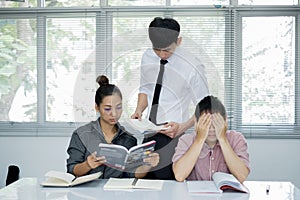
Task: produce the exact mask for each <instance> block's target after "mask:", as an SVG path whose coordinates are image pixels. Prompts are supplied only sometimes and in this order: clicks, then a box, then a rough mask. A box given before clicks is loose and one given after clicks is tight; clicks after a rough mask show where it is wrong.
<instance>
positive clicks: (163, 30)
mask: <svg viewBox="0 0 300 200" xmlns="http://www.w3.org/2000/svg"><path fill="white" fill-rule="evenodd" d="M179 33H180V25H179V23H178V22H177V21H176V20H175V19H172V18H161V17H156V18H154V19H153V21H152V22H151V23H150V25H149V29H148V34H149V38H150V40H151V42H152V46H153V48H159V49H161V48H166V47H168V46H170V45H171V44H172V43H173V42H175V43H176V42H177V39H178V36H179Z"/></svg>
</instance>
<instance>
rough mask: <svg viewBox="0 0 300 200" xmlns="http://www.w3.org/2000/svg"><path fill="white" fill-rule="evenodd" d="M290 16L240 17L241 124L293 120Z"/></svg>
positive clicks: (293, 24) (292, 121) (292, 19)
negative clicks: (241, 23) (241, 40)
mask: <svg viewBox="0 0 300 200" xmlns="http://www.w3.org/2000/svg"><path fill="white" fill-rule="evenodd" d="M295 31H296V30H295V19H294V17H244V18H243V44H242V45H243V61H242V62H243V63H242V66H243V81H242V109H243V111H242V118H243V124H282V123H287V124H293V123H294V117H295V95H294V91H295V79H294V78H295V63H294V62H295V61H294V60H295V42H294V41H295V35H294V34H295Z"/></svg>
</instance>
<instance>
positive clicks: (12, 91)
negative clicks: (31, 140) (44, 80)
mask: <svg viewBox="0 0 300 200" xmlns="http://www.w3.org/2000/svg"><path fill="white" fill-rule="evenodd" d="M36 77H37V71H36V21H35V20H33V19H6V20H0V82H1V83H0V109H1V111H0V121H18V122H31V121H36V113H37V112H36V110H37V109H36V108H37V103H36V102H37V93H36V84H37V80H36Z"/></svg>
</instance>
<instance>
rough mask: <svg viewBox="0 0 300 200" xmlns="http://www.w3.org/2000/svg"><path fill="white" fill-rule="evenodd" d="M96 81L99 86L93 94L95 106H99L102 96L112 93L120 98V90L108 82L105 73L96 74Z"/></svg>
mask: <svg viewBox="0 0 300 200" xmlns="http://www.w3.org/2000/svg"><path fill="white" fill-rule="evenodd" d="M96 82H97V83H98V84H99V86H100V87H99V88H98V89H97V91H96V95H95V103H96V104H97V106H100V104H101V103H102V100H103V99H104V97H106V96H111V95H113V94H118V95H119V96H120V97H121V99H122V93H121V90H120V89H119V88H118V87H117V86H116V85H114V84H109V80H108V78H107V77H106V76H105V75H100V76H98V77H97V79H96Z"/></svg>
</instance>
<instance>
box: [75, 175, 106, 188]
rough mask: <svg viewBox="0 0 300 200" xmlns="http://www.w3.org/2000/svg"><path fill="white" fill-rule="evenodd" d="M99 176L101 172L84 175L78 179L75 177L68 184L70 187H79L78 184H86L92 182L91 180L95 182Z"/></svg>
mask: <svg viewBox="0 0 300 200" xmlns="http://www.w3.org/2000/svg"><path fill="white" fill-rule="evenodd" d="M101 175H102V172H97V173H93V174H88V175H85V176H79V177H77V178H76V179H75V180H74V181H73V182H72V183H71V184H70V186H73V185H79V184H82V183H86V182H89V181H92V180H96V179H98V178H99V177H100V176H101Z"/></svg>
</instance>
